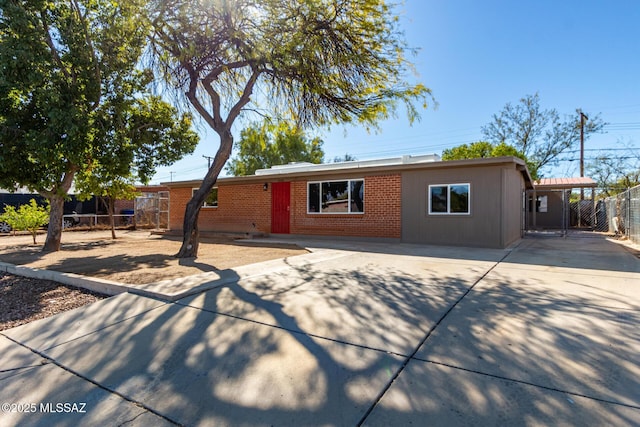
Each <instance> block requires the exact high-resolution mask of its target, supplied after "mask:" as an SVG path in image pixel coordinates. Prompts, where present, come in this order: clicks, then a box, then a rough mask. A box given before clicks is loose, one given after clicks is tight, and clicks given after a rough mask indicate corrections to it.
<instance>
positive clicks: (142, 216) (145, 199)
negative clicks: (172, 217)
mask: <svg viewBox="0 0 640 427" xmlns="http://www.w3.org/2000/svg"><path fill="white" fill-rule="evenodd" d="M134 221H135V226H136V228H155V229H167V228H169V192H168V191H158V192H157V193H143V195H142V196H141V197H136V200H135V217H134Z"/></svg>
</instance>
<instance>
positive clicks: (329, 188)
mask: <svg viewBox="0 0 640 427" xmlns="http://www.w3.org/2000/svg"><path fill="white" fill-rule="evenodd" d="M307 212H308V213H323V214H344V213H356V214H361V213H364V180H363V179H347V180H341V181H319V182H309V183H307Z"/></svg>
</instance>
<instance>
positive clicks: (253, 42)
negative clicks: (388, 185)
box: [150, 0, 430, 257]
mask: <svg viewBox="0 0 640 427" xmlns="http://www.w3.org/2000/svg"><path fill="white" fill-rule="evenodd" d="M150 8H151V9H152V10H153V14H152V22H153V26H154V37H153V43H152V47H153V51H154V53H155V55H154V58H155V59H156V61H157V65H158V66H159V68H160V69H161V70H162V72H163V76H164V78H165V80H166V81H167V82H169V83H170V84H171V85H173V86H174V87H176V88H178V90H179V92H180V93H186V97H187V99H188V101H189V102H190V103H191V105H192V106H193V108H195V110H196V111H197V112H198V113H199V114H200V115H201V116H202V117H203V119H204V120H205V121H206V123H207V124H208V125H209V126H210V127H211V129H213V130H214V131H215V132H216V133H217V134H218V136H219V138H220V145H219V148H218V149H217V152H216V154H215V156H214V160H213V162H212V164H211V166H210V168H209V170H208V172H207V173H206V175H205V177H204V179H203V181H202V185H201V186H200V188H199V189H198V190H197V191H196V192H194V195H193V197H192V199H191V200H190V201H189V202H188V203H187V206H186V210H185V215H184V223H183V233H184V235H183V242H182V247H181V248H180V251H179V252H178V254H177V256H178V257H193V256H197V253H198V234H199V233H198V216H199V213H200V207H201V206H202V203H203V201H204V200H205V197H206V196H207V194H209V192H210V190H211V189H212V188H213V186H214V184H215V182H216V179H217V177H218V175H219V173H220V171H221V170H222V168H223V167H224V165H225V163H226V162H227V160H228V159H229V157H230V156H231V153H232V149H233V139H234V137H233V132H232V126H233V124H234V123H235V121H236V119H237V118H238V117H239V116H240V115H241V114H242V113H243V112H246V111H248V110H253V111H256V110H260V111H261V114H263V115H267V116H271V117H281V118H283V119H284V120H289V119H292V120H293V121H294V122H295V123H297V124H298V125H299V126H301V127H303V128H304V127H307V126H310V127H312V126H318V125H329V124H332V123H345V122H347V123H349V122H351V123H353V122H357V123H362V124H364V125H365V126H375V124H376V123H377V122H378V121H379V120H381V119H385V118H388V117H390V116H393V115H395V114H396V112H397V111H398V106H399V104H401V105H404V106H405V108H406V111H407V113H408V116H409V119H410V121H411V120H413V119H415V118H417V117H418V110H417V108H416V107H415V106H414V103H415V102H416V101H420V102H421V103H422V104H423V105H424V106H426V102H427V100H428V99H429V96H430V92H429V90H428V89H427V88H426V87H424V86H423V85H421V84H410V83H408V82H407V80H406V74H407V72H408V71H410V70H411V64H410V63H409V62H408V61H407V59H406V54H407V53H408V52H410V51H411V50H410V49H409V48H408V47H407V45H406V43H405V41H404V39H403V37H402V33H401V31H400V29H399V28H398V19H397V16H395V15H394V13H393V11H392V8H391V7H390V6H389V5H388V4H387V3H386V2H385V1H384V0H316V1H303V0H235V1H232V2H227V1H215V2H197V1H191V0H154V1H152V2H151V3H150Z"/></svg>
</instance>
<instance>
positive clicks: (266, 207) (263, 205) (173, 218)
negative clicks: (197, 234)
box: [169, 183, 271, 233]
mask: <svg viewBox="0 0 640 427" xmlns="http://www.w3.org/2000/svg"><path fill="white" fill-rule="evenodd" d="M191 192H192V187H178V188H176V187H174V188H172V189H171V194H170V197H169V228H171V229H172V230H182V223H183V218H184V210H185V208H186V206H187V202H188V201H189V200H190V199H191ZM198 226H199V229H200V230H201V231H233V232H243V233H247V232H262V233H269V232H270V231H271V187H269V189H268V191H264V190H263V188H262V183H257V184H232V185H219V186H218V207H216V208H214V207H203V208H202V209H201V210H200V217H199V220H198Z"/></svg>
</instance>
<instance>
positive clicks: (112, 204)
mask: <svg viewBox="0 0 640 427" xmlns="http://www.w3.org/2000/svg"><path fill="white" fill-rule="evenodd" d="M115 204H116V202H115V199H114V198H113V197H111V196H109V201H108V202H107V212H108V213H109V224H110V225H111V238H112V239H113V240H115V239H116V220H115V217H114V216H113V215H114V213H115V210H116V207H115Z"/></svg>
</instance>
